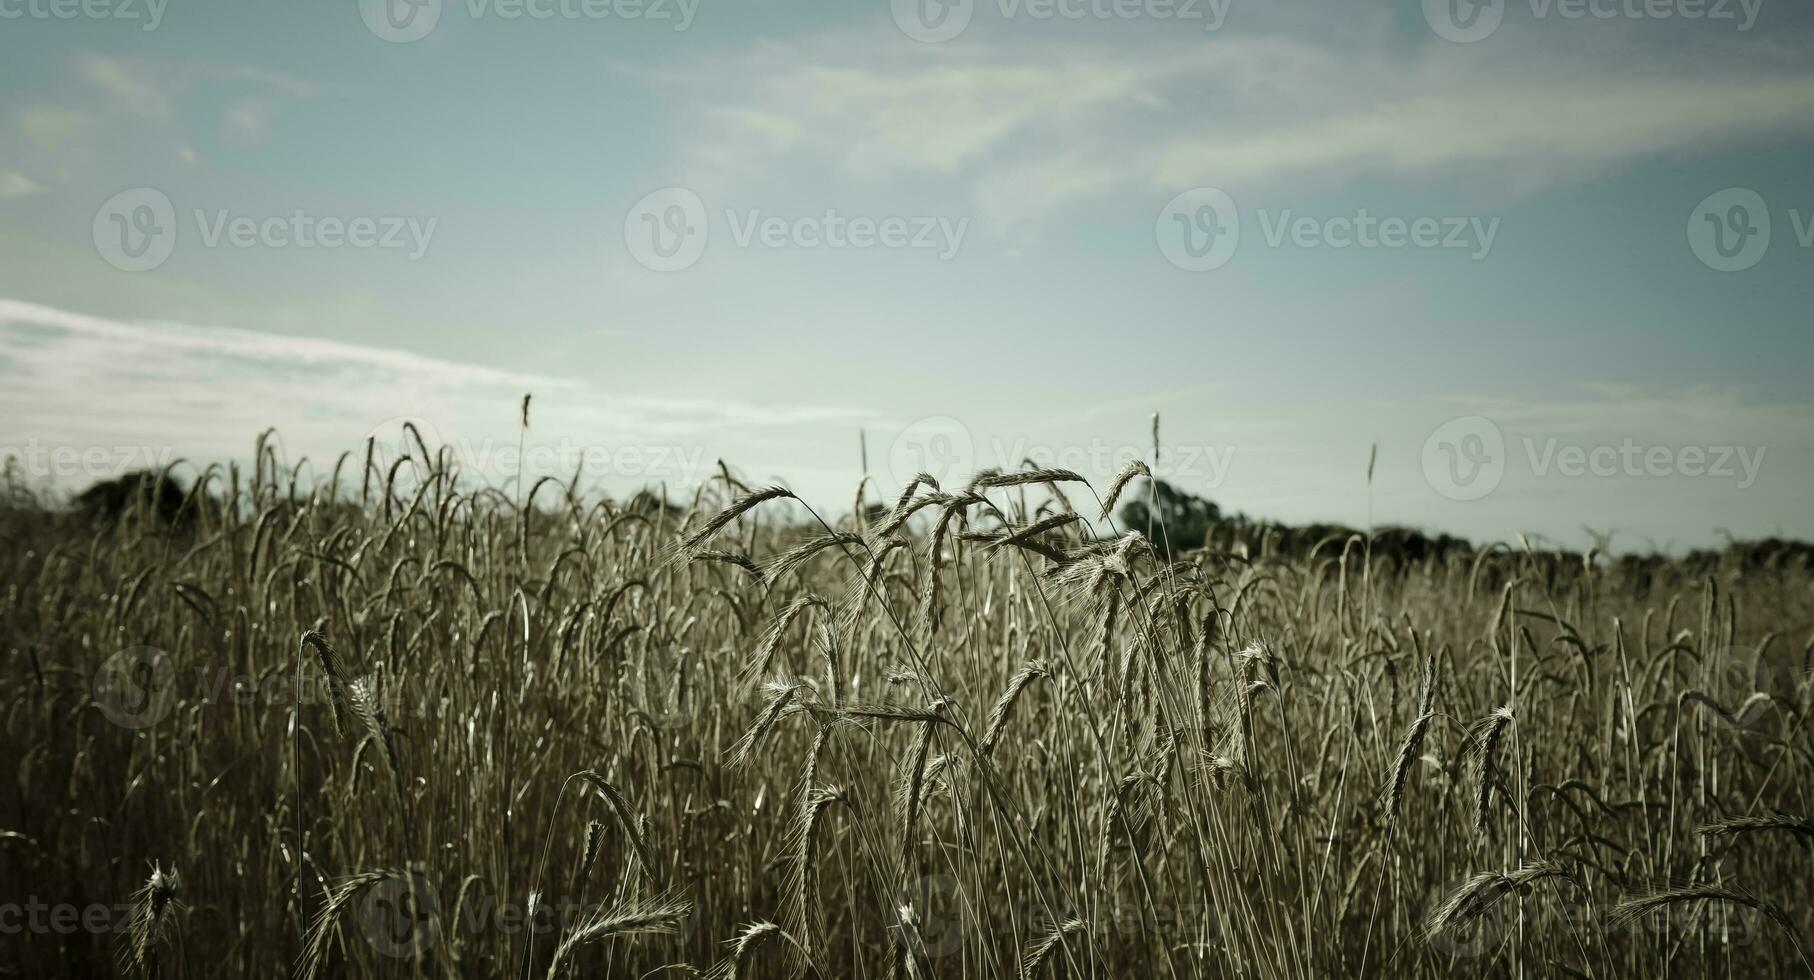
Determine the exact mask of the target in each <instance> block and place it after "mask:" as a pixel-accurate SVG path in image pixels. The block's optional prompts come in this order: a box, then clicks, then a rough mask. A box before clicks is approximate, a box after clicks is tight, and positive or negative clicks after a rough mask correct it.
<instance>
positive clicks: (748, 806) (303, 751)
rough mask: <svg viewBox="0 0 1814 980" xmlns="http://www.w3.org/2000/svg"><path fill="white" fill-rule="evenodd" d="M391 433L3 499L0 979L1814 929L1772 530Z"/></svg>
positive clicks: (1523, 954)
mask: <svg viewBox="0 0 1814 980" xmlns="http://www.w3.org/2000/svg"><path fill="white" fill-rule="evenodd" d="M408 448H410V447H405V449H406V450H407V449H408ZM415 448H416V451H415V452H413V453H411V454H410V455H409V457H408V458H407V459H398V460H397V462H396V463H395V464H394V465H392V466H390V467H389V468H388V469H383V468H380V467H377V466H375V465H374V464H373V463H372V461H371V460H370V458H369V457H368V459H367V460H366V461H365V462H364V465H363V466H362V461H361V460H359V459H357V458H349V459H343V460H342V464H343V467H344V470H343V472H338V473H337V478H336V481H335V484H334V489H331V490H330V489H328V488H322V489H318V490H315V491H313V492H310V491H307V490H305V489H299V488H297V487H296V486H295V484H294V483H292V482H290V480H289V477H288V476H287V475H285V474H283V473H281V472H280V471H279V468H278V467H277V465H276V463H275V461H274V459H272V458H271V457H270V456H269V455H268V453H267V452H266V451H265V450H264V448H263V444H262V443H261V448H260V450H259V453H258V458H259V460H260V465H259V466H258V467H257V471H256V472H253V473H245V472H227V471H222V470H212V471H209V472H208V473H207V474H206V478H205V479H204V480H201V481H198V487H197V489H201V490H204V491H205V492H204V493H196V492H191V493H190V494H189V495H188V496H187V497H186V498H184V499H183V500H182V501H181V502H180V508H179V512H178V514H177V515H176V519H175V520H174V521H172V520H170V519H169V518H170V516H171V515H168V514H167V515H165V516H164V517H163V518H158V517H156V516H155V515H153V514H152V513H151V512H150V511H151V508H147V507H145V506H143V505H142V503H136V502H135V503H132V504H130V505H129V506H127V507H126V512H125V513H123V514H120V515H118V516H117V517H110V518H103V519H98V520H97V519H91V518H89V517H86V516H82V515H75V514H67V513H53V512H51V511H48V510H46V509H45V508H42V507H40V506H39V505H37V504H36V503H35V502H34V501H33V500H31V499H29V497H27V496H25V495H22V494H19V493H15V494H14V495H13V496H12V498H11V500H10V502H9V503H8V504H7V505H6V506H5V508H4V509H3V510H0V544H3V547H0V635H3V636H4V642H3V643H0V655H3V656H4V658H5V659H4V664H3V667H0V707H3V709H4V716H3V717H0V725H3V726H4V733H5V734H4V739H5V742H4V747H5V751H4V759H5V761H4V764H3V766H0V775H3V776H4V779H0V880H3V881H4V882H5V888H4V891H5V892H6V893H7V894H6V895H3V896H0V903H11V905H12V908H11V909H9V910H8V911H10V912H11V913H12V916H11V921H8V919H7V918H6V917H5V916H0V928H4V927H7V926H10V925H12V924H14V923H18V924H19V926H20V928H18V929H17V930H12V931H13V932H14V934H13V935H9V936H6V937H5V938H4V939H3V940H0V968H3V969H4V970H6V971H10V972H11V973H12V974H15V975H20V976H83V975H91V974H92V975H105V974H107V973H109V972H114V973H119V974H131V975H147V976H162V977H206V976H258V977H275V976H280V975H284V974H286V973H288V972H290V971H292V970H298V971H300V972H302V973H304V974H307V975H315V976H321V977H380V976H382V977H413V976H420V977H436V978H440V977H490V976H573V977H591V976H598V977H607V976H608V977H645V976H689V975H694V974H696V973H714V972H715V974H716V975H719V976H731V975H737V976H746V977H772V976H794V975H804V976H820V977H826V978H838V980H842V978H854V977H891V976H894V977H906V976H911V977H946V978H955V977H1013V976H1017V975H1022V974H1024V975H1028V976H1038V977H1129V976H1140V977H1155V978H1161V977H1163V978H1170V977H1230V976H1246V977H1305V978H1309V977H1333V976H1344V977H1345V976H1392V977H1398V978H1412V977H1419V978H1422V977H1446V976H1454V975H1467V976H1475V975H1500V976H1533V977H1535V976H1543V977H1556V976H1585V977H1613V976H1634V977H1670V976H1680V977H1703V976H1719V977H1747V978H1751V977H1773V976H1801V975H1806V974H1807V973H1809V972H1810V969H1811V968H1810V965H1809V960H1808V958H1807V957H1806V956H1805V955H1804V953H1803V950H1804V944H1805V942H1806V939H1805V938H1804V937H1805V936H1806V934H1807V930H1808V928H1809V927H1810V925H1814V911H1811V910H1810V908H1809V906H1808V904H1807V897H1808V881H1809V880H1810V875H1811V874H1814V850H1811V849H1810V847H1809V844H1810V843H1814V824H1810V823H1809V822H1808V819H1807V818H1808V816H1809V815H1810V814H1814V799H1811V798H1810V793H1811V791H1814V778H1811V777H1814V738H1811V737H1810V734H1809V728H1808V726H1807V724H1806V719H1807V713H1808V709H1809V707H1810V696H1811V693H1814V692H1811V685H1810V682H1809V674H1808V663H1809V655H1810V649H1811V645H1814V614H1811V613H1814V570H1811V569H1810V568H1809V567H1808V564H1807V560H1806V558H1805V555H1804V554H1803V553H1801V552H1793V551H1789V550H1783V551H1780V552H1765V553H1763V554H1761V555H1760V554H1758V553H1757V552H1755V551H1740V550H1738V549H1734V550H1733V551H1731V552H1728V553H1727V555H1726V556H1725V557H1723V558H1721V557H1716V558H1714V559H1712V560H1702V561H1700V562H1698V563H1695V564H1689V563H1684V562H1679V561H1675V562H1671V561H1654V562H1648V563H1629V562H1628V563H1619V562H1614V561H1611V560H1609V559H1607V558H1606V557H1604V556H1600V557H1591V556H1583V555H1580V554H1561V553H1554V552H1547V553H1537V552H1530V551H1520V550H1517V549H1512V548H1506V547H1498V548H1494V549H1487V550H1482V551H1479V552H1473V551H1467V552H1444V553H1442V554H1439V555H1435V556H1426V557H1423V558H1406V557H1403V556H1401V555H1396V554H1390V555H1389V554H1379V553H1373V552H1371V551H1370V548H1369V542H1368V541H1367V540H1366V539H1365V538H1364V537H1339V536H1338V537H1334V538H1330V539H1327V540H1324V541H1322V542H1317V543H1315V544H1314V545H1312V546H1310V547H1301V548H1292V549H1288V550H1280V549H1278V548H1277V547H1275V545H1276V542H1271V541H1269V540H1268V539H1267V538H1266V537H1264V536H1263V532H1259V536H1255V537H1252V538H1247V539H1242V540H1226V539H1221V540H1218V539H1213V538H1212V540H1214V541H1215V543H1214V545H1213V546H1211V547H1205V548H1193V547H1191V545H1193V544H1194V542H1180V541H1170V544H1171V545H1172V546H1173V547H1172V550H1171V551H1170V552H1169V554H1170V555H1171V556H1172V557H1170V558H1168V557H1164V553H1162V552H1160V551H1159V550H1157V549H1155V548H1154V547H1153V546H1152V545H1150V544H1149V543H1148V541H1147V540H1146V538H1145V537H1144V532H1145V531H1146V528H1145V527H1141V528H1139V529H1138V532H1136V531H1135V530H1134V529H1131V528H1120V529H1119V530H1118V531H1115V532H1113V533H1110V534H1107V535H1103V536H1100V537H1099V536H1098V535H1097V533H1096V532H1095V531H1094V530H1093V528H1094V527H1095V526H1096V525H1094V524H1092V521H1093V520H1094V519H1096V518H1097V517H1098V516H1099V513H1101V512H1104V511H1106V510H1109V509H1110V508H1105V507H1104V500H1103V499H1102V498H1104V497H1113V496H1119V497H1121V498H1123V500H1124V501H1125V500H1131V499H1134V498H1137V497H1139V496H1141V495H1142V494H1144V493H1147V492H1149V491H1148V489H1147V488H1148V486H1149V485H1148V483H1147V481H1145V480H1144V479H1140V478H1138V476H1137V475H1136V474H1130V473H1124V474H1123V476H1124V477H1126V476H1133V477H1134V478H1133V479H1131V481H1118V483H1117V486H1116V487H1115V488H1107V487H1104V488H1091V487H1089V486H1088V485H1086V484H1085V483H1083V482H1081V481H1080V480H1077V479H1075V478H1073V477H1072V475H1070V474H1067V473H1064V472H1062V471H1043V472H1033V473H1010V474H985V475H984V476H983V477H981V478H980V479H979V480H978V481H977V482H975V483H973V484H972V485H970V486H969V487H956V486H946V487H942V488H940V487H935V486H931V485H926V484H919V485H915V486H910V487H907V488H904V492H902V491H903V488H883V489H884V491H885V492H886V494H887V498H886V500H885V501H884V503H883V505H882V506H881V507H880V508H878V509H873V510H870V511H868V512H867V513H866V514H864V515H861V516H855V517H853V516H852V515H832V514H825V515H823V516H824V518H825V519H824V521H823V522H821V521H820V520H819V519H818V515H815V514H812V513H811V512H810V511H808V510H807V509H806V508H805V507H804V506H803V505H802V504H800V503H799V502H797V501H795V500H792V499H791V497H790V495H787V494H785V493H784V492H780V491H761V490H760V488H751V487H747V486H742V485H740V484H739V483H738V481H737V480H736V479H735V478H734V477H733V476H732V475H731V474H729V473H726V474H724V476H722V477H721V478H719V479H718V480H715V481H713V483H711V484H710V485H708V486H707V487H706V488H704V489H703V490H702V492H701V495H700V496H699V497H698V498H697V499H693V500H689V501H682V502H679V503H677V504H671V505H670V504H663V503H662V502H660V501H657V500H654V499H652V498H649V497H642V498H638V499H636V500H634V501H631V502H628V503H622V504H613V503H609V502H596V503H595V502H588V501H584V500H581V499H579V498H577V497H574V496H570V495H569V490H568V488H567V487H565V486H563V485H561V484H559V483H556V482H552V481H544V482H543V483H539V484H537V485H536V486H535V487H534V488H509V489H506V490H499V489H495V488H492V489H488V488H483V487H472V486H467V485H464V484H462V483H461V482H460V481H459V480H458V479H457V474H454V473H449V472H445V471H442V470H437V469H431V468H430V467H428V466H425V465H424V460H425V459H427V458H432V456H433V454H432V453H431V452H429V451H428V450H427V447H415ZM1124 483H1125V485H1123V484H1124ZM752 490H756V491H757V492H756V493H754V494H753V495H752V494H751V491H752ZM869 492H870V496H871V499H876V494H875V491H874V489H873V488H872V489H871V490H870V491H869ZM897 493H898V494H899V496H898V498H897V497H896V496H895V495H896V494H897ZM897 499H898V501H899V502H898V503H897V502H896V501H897ZM221 501H225V503H224V504H223V503H221ZM727 507H728V508H729V509H728V510H727ZM1073 515H1082V517H1084V518H1087V519H1088V520H1078V519H1075V518H1074V517H1073ZM1105 526H1106V525H1105ZM1163 532H1164V529H1163V528H1155V529H1154V537H1155V538H1156V539H1160V540H1162V541H1163V540H1169V538H1168V536H1166V535H1165V534H1164V533H1163ZM298 692H300V697H298V696H297V695H298ZM299 840H300V842H301V848H300V850H299V848H298V842H299ZM299 864H300V869H299ZM299 870H300V881H301V884H300V888H299V886H298V879H299ZM96 908H100V909H101V911H99V912H96V911H94V910H95V909H96ZM64 909H70V910H73V911H72V912H68V913H65V912H62V911H60V910H64ZM72 916H73V920H72ZM71 921H73V923H74V925H73V928H65V926H66V925H69V924H70V923H71ZM305 921H306V922H307V923H308V924H309V927H310V932H309V934H308V936H307V937H306V939H305V937H302V936H299V931H300V930H301V929H302V928H303V924H304V922H305Z"/></svg>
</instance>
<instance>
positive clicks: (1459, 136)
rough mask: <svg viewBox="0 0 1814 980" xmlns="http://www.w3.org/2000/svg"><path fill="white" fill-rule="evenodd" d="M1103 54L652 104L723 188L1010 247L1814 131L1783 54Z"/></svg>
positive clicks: (1549, 46) (1809, 71)
mask: <svg viewBox="0 0 1814 980" xmlns="http://www.w3.org/2000/svg"><path fill="white" fill-rule="evenodd" d="M1600 36H1601V37H1603V36H1604V35H1600ZM1098 37H1102V38H1106V40H1097V41H1092V42H1091V43H1075V40H1074V38H1073V40H1072V41H1071V42H1065V43H1060V42H1054V41H1050V40H1023V41H1019V42H1015V43H1009V44H986V43H984V42H980V41H979V42H978V43H977V44H975V45H973V46H970V47H959V46H957V45H954V46H953V47H952V48H950V49H940V50H938V51H936V52H932V53H928V52H927V51H926V46H924V45H912V44H907V45H904V46H903V47H901V48H899V49H890V48H886V47H877V46H876V45H873V44H869V45H865V46H863V50H864V57H863V58H862V59H861V60H858V59H856V58H855V57H854V56H852V55H851V54H849V52H850V51H852V50H855V46H854V45H852V44H849V43H841V42H840V41H839V40H838V39H835V38H832V39H824V38H821V39H817V40H803V41H799V42H795V43H792V44H776V43H773V42H764V43H762V44H760V45H753V46H751V48H750V49H749V50H748V51H747V52H746V53H745V54H744V55H743V56H742V57H741V58H719V59H717V60H715V61H713V62H709V63H706V62H701V63H696V64H693V65H691V66H688V67H687V68H686V69H685V70H681V71H665V72H659V73H654V74H651V75H649V76H648V77H647V80H648V81H650V82H651V83H652V84H654V85H655V86H656V87H657V88H658V89H660V90H665V91H667V92H669V93H670V94H671V95H672V96H673V97H675V98H676V99H677V100H678V101H679V103H680V107H681V109H682V111H686V112H692V113H694V114H696V116H697V119H698V120H699V126H698V128H697V131H698V132H700V133H704V134H706V135H705V136H704V137H703V138H700V139H696V140H695V141H694V142H692V143H690V144H688V145H687V146H686V147H685V148H684V149H682V148H678V147H677V148H676V153H677V154H679V155H680V156H681V159H680V160H679V161H677V165H678V166H679V168H680V169H682V170H686V169H687V168H689V167H690V168H692V170H693V171H695V172H697V173H698V174H699V179H701V180H703V181H707V182H712V181H719V182H723V183H726V184H733V185H735V184H738V183H740V182H741V183H744V184H750V183H756V182H760V181H763V180H776V179H792V180H794V181H797V182H802V183H807V184H813V185H818V184H821V183H822V182H823V181H825V180H837V181H842V182H845V183H846V184H847V185H848V186H849V187H852V188H863V187H875V186H878V185H886V184H888V182H890V181H896V182H898V181H899V180H901V179H903V178H907V179H915V180H919V181H921V182H923V183H926V184H929V185H930V186H933V187H936V188H938V189H939V190H940V191H942V194H940V196H941V197H942V198H943V199H947V200H949V199H952V198H956V199H959V200H963V199H967V200H969V201H970V202H971V204H972V206H973V207H974V208H975V209H976V211H977V212H978V213H979V214H980V215H981V216H982V217H983V218H985V219H986V220H987V221H988V222H989V223H991V224H992V225H993V226H994V230H995V231H997V232H1001V233H1008V232H1010V231H1011V230H1012V229H1013V228H1015V227H1016V226H1017V225H1019V224H1021V223H1025V222H1032V221H1037V220H1039V219H1040V218H1042V217H1044V216H1046V215H1048V214H1050V213H1052V212H1053V211H1055V210H1056V209H1058V208H1061V207H1063V206H1066V205H1068V204H1071V203H1073V202H1076V201H1079V200H1083V199H1087V198H1089V197H1091V196H1096V195H1103V194H1110V193H1115V192H1117V191H1122V192H1137V193H1142V194H1154V193H1161V194H1162V196H1164V195H1169V193H1172V192H1175V191H1177V190H1180V189H1183V188H1186V187H1190V186H1195V185H1199V184H1211V185H1217V186H1227V185H1231V184H1232V185H1235V186H1237V187H1239V188H1242V189H1246V188H1252V187H1257V186H1261V185H1264V186H1265V187H1266V188H1268V189H1273V188H1277V187H1281V186H1284V187H1292V188H1296V187H1300V186H1304V185H1306V184H1307V183H1308V184H1315V183H1319V182H1321V183H1328V182H1333V181H1340V180H1349V179H1352V178H1353V177H1354V176H1355V175H1357V174H1364V175H1376V176H1379V175H1383V176H1386V177H1388V178H1394V179H1404V180H1416V179H1423V178H1425V177H1426V176H1428V175H1432V174H1435V175H1444V174H1465V175H1467V176H1468V178H1469V180H1470V181H1471V182H1472V183H1474V184H1475V185H1476V186H1481V187H1483V188H1485V189H1487V190H1488V191H1491V190H1492V189H1494V188H1498V189H1500V190H1501V191H1502V192H1507V193H1513V192H1518V191H1522V190H1527V189H1529V188H1531V187H1533V186H1543V185H1546V184H1550V183H1553V182H1556V181H1560V180H1566V179H1570V178H1573V177H1576V176H1579V175H1581V174H1584V173H1590V172H1592V171H1593V170H1594V169H1595V168H1598V167H1601V166H1604V165H1605V164H1608V163H1615V164H1616V163H1623V162H1628V161H1636V160H1642V159H1645V158H1649V157H1655V156H1658V155H1662V154H1668V153H1676V152H1683V151H1704V152H1721V151H1722V150H1723V149H1730V148H1731V147H1732V146H1733V145H1734V144H1746V143H1755V142H1761V141H1765V140H1769V139H1776V138H1790V137H1792V136H1794V135H1795V134H1797V133H1805V132H1806V131H1808V130H1810V129H1814V66H1811V65H1808V64H1806V63H1805V62H1806V60H1807V59H1805V58H1801V57H1797V56H1789V55H1785V54H1782V53H1781V52H1780V51H1778V50H1777V49H1771V52H1772V53H1770V54H1769V55H1768V56H1765V55H1761V54H1760V53H1759V52H1758V51H1757V50H1756V49H1753V48H1747V47H1744V46H1742V45H1705V46H1703V47H1702V48H1699V49H1697V50H1695V51H1694V52H1693V57H1692V58H1690V57H1688V56H1687V55H1685V54H1682V53H1680V52H1677V56H1676V57H1675V58H1672V59H1670V62H1669V63H1673V64H1678V65H1681V66H1683V67H1681V68H1679V69H1678V70H1674V71H1671V72H1669V73H1667V74H1658V73H1656V72H1655V71H1654V70H1653V69H1650V68H1647V67H1646V66H1647V65H1650V64H1654V63H1658V62H1657V59H1656V52H1652V51H1647V50H1645V49H1643V48H1641V47H1634V46H1633V45H1631V44H1626V45H1625V46H1624V47H1619V46H1614V45H1612V44H1611V43H1610V42H1602V41H1592V42H1591V43H1589V42H1588V41H1582V40H1580V38H1585V37H1589V35H1586V34H1585V33H1583V32H1575V34H1574V35H1573V36H1572V37H1571V43H1570V44H1568V45H1562V44H1557V43H1552V42H1551V41H1549V40H1546V39H1544V38H1530V37H1524V38H1520V37H1518V36H1517V35H1516V32H1514V31H1511V30H1509V29H1508V31H1507V32H1506V37H1505V38H1504V39H1503V42H1502V41H1501V39H1498V38H1496V39H1495V44H1496V45H1497V46H1496V47H1493V48H1483V49H1482V50H1474V49H1471V48H1464V47H1463V46H1458V45H1446V44H1428V45H1423V46H1416V47H1411V48H1408V49H1407V48H1406V47H1405V46H1404V45H1403V44H1402V43H1400V42H1394V41H1393V40H1392V39H1391V38H1390V36H1389V34H1388V32H1386V31H1384V30H1373V29H1369V30H1356V31H1351V32H1346V33H1344V32H1339V31H1328V32H1324V33H1323V34H1321V35H1320V36H1319V35H1317V34H1313V33H1303V32H1300V33H1298V34H1297V35H1294V36H1292V37H1285V36H1282V35H1267V34H1254V33H1246V34H1240V33H1232V32H1225V33H1221V34H1216V35H1214V36H1213V37H1210V38H1200V37H1192V38H1188V39H1183V41H1184V42H1188V43H1181V42H1180V39H1178V38H1176V37H1164V38H1143V42H1145V43H1143V44H1142V45H1141V46H1131V45H1128V44H1126V43H1124V42H1123V41H1122V40H1121V39H1120V37H1118V36H1115V35H1098ZM1596 45H1598V46H1596ZM751 79H756V81H755V82H754V83H751V82H750V80H751ZM734 82H735V83H734Z"/></svg>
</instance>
